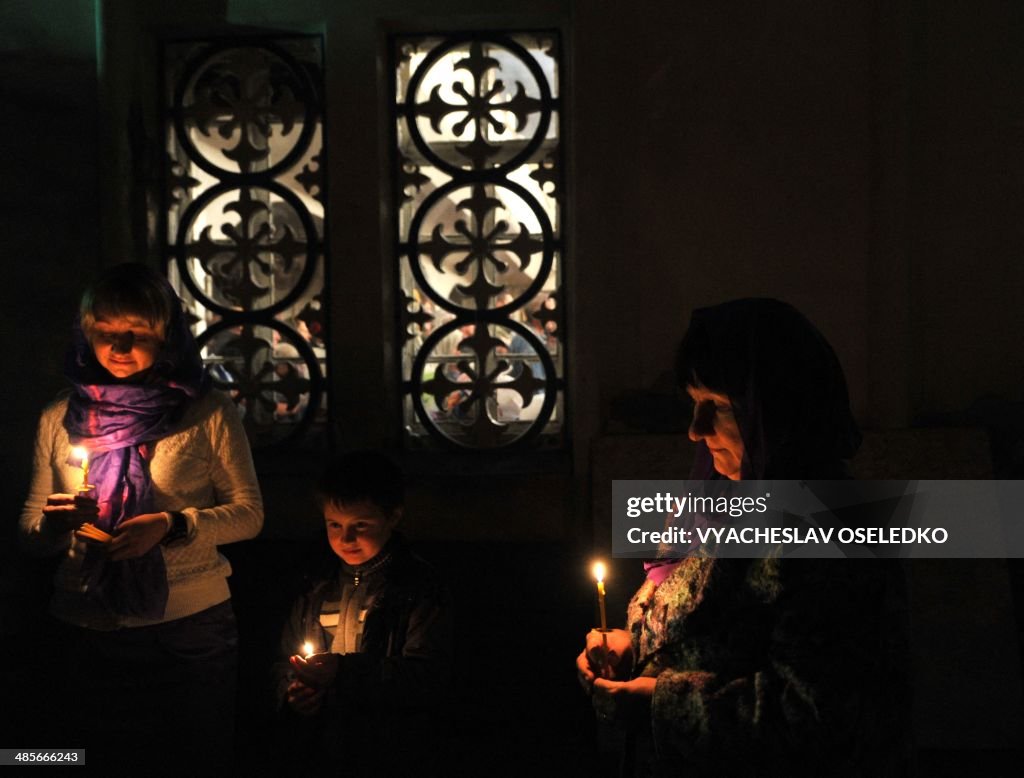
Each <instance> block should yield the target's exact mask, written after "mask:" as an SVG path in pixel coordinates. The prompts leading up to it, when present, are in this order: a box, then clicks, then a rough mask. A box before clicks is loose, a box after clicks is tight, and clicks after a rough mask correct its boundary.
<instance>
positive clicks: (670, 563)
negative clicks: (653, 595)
mask: <svg viewBox="0 0 1024 778" xmlns="http://www.w3.org/2000/svg"><path fill="white" fill-rule="evenodd" d="M682 563H683V560H682V559H652V560H651V561H650V562H644V570H645V571H646V573H647V580H648V581H650V582H651V583H653V584H654V585H655V586H661V585H662V584H663V583H664V582H665V579H666V578H668V577H669V576H670V575H672V573H674V572H675V570H676V568H677V567H679V565H681V564H682Z"/></svg>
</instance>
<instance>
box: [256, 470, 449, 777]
mask: <svg viewBox="0 0 1024 778" xmlns="http://www.w3.org/2000/svg"><path fill="white" fill-rule="evenodd" d="M317 491H318V497H319V500H320V503H321V506H322V508H323V515H324V521H325V524H326V530H327V542H328V544H329V545H330V547H331V551H333V552H334V555H335V556H337V557H338V564H337V567H336V569H335V571H334V572H333V573H332V574H331V575H329V576H327V577H326V578H324V579H322V580H320V581H318V582H317V583H315V585H314V586H313V587H312V589H311V590H310V591H309V592H308V593H307V594H306V595H304V596H303V597H300V598H299V599H298V600H297V601H296V602H295V604H294V605H293V607H292V611H291V616H290V618H289V620H288V623H287V625H286V626H285V628H284V631H283V634H282V637H281V655H282V661H281V662H279V663H278V665H277V668H276V671H277V672H276V674H277V677H278V694H279V700H280V702H281V705H282V708H283V715H284V716H285V717H286V718H289V719H291V720H292V721H291V722H290V724H291V728H292V729H295V730H297V731H298V732H301V733H302V736H303V737H301V738H300V739H306V740H307V745H306V746H305V747H304V748H301V749H299V751H300V752H301V753H294V754H292V755H291V756H290V757H289V759H290V763H291V765H292V766H293V767H297V766H298V764H299V763H301V762H303V761H308V762H310V764H309V768H310V770H311V771H312V772H314V773H321V772H323V773H330V774H334V775H366V774H385V775H386V774H400V773H404V772H406V770H408V769H410V768H411V767H413V766H415V768H416V771H417V772H418V773H422V772H423V767H424V762H425V761H426V762H429V757H430V756H431V754H436V753H437V750H438V749H437V745H438V744H437V739H436V738H437V735H438V734H440V733H439V732H438V731H437V730H438V719H439V714H440V713H442V712H443V697H444V692H445V689H446V686H447V680H448V675H449V670H450V667H449V665H450V658H451V642H452V635H451V604H450V598H449V595H448V592H447V589H446V588H445V587H444V585H443V584H442V583H441V582H440V580H439V579H438V576H437V574H436V573H435V572H434V570H433V569H432V568H431V567H430V566H429V565H428V564H427V563H426V562H424V561H423V560H422V559H420V558H419V557H418V556H416V555H415V554H413V553H412V552H411V551H410V549H409V547H408V545H407V544H406V541H405V540H404V538H403V537H402V536H401V534H399V533H397V532H395V528H396V526H397V525H398V523H399V522H400V520H401V518H402V510H403V502H404V488H403V478H402V473H401V471H399V469H398V468H397V467H396V466H395V465H394V464H393V463H392V462H391V461H390V460H388V459H387V458H386V457H384V456H383V455H381V454H378V453H375V452H356V453H353V454H347V455H345V456H342V457H340V458H338V459H336V460H334V461H333V462H332V463H331V464H330V465H329V466H328V468H327V470H326V471H325V472H324V474H323V476H322V477H321V479H320V483H319V485H318V490H317ZM309 740H311V741H312V742H308V741H309ZM292 742H293V743H294V744H295V745H298V744H297V743H295V741H294V740H293V741H292Z"/></svg>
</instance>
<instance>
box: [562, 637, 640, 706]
mask: <svg viewBox="0 0 1024 778" xmlns="http://www.w3.org/2000/svg"><path fill="white" fill-rule="evenodd" d="M632 667H633V638H632V636H631V635H630V634H629V633H628V632H626V630H624V629H609V630H606V631H604V632H602V631H601V630H597V629H592V630H591V631H590V633H589V634H588V635H587V647H586V648H585V649H584V650H583V651H582V652H580V655H579V656H578V657H576V674H577V677H578V678H579V681H580V685H581V686H583V688H584V690H585V691H588V692H589V691H591V689H592V687H593V686H594V683H595V681H596V680H598V679H599V678H602V677H603V678H606V679H612V680H616V679H618V680H622V679H626V678H629V675H630V671H631V670H632Z"/></svg>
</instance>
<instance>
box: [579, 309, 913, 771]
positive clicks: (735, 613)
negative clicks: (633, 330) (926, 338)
mask: <svg viewBox="0 0 1024 778" xmlns="http://www.w3.org/2000/svg"><path fill="white" fill-rule="evenodd" d="M676 370H677V379H678V381H679V384H680V386H681V387H682V388H683V389H685V391H686V392H687V393H688V394H689V396H690V398H691V399H692V401H693V420H692V422H691V424H690V428H689V436H690V439H691V440H692V441H694V443H696V444H697V451H696V456H695V463H694V468H693V472H692V473H691V477H692V478H694V479H704V480H715V479H726V478H727V479H732V480H739V479H837V478H844V477H845V473H846V470H845V466H844V460H845V459H847V458H849V457H850V456H852V454H853V453H854V452H855V451H856V450H857V447H858V445H859V443H860V433H859V431H858V429H857V425H856V423H855V422H854V420H853V417H852V415H851V413H850V407H849V398H848V394H847V389H846V381H845V378H844V377H843V372H842V369H841V367H840V365H839V361H838V360H837V359H836V356H835V353H834V352H833V351H832V348H831V347H830V346H829V344H828V343H827V341H826V340H825V339H824V337H823V336H822V335H821V333H820V332H818V330H817V329H816V328H815V327H814V326H813V325H812V324H811V323H810V322H809V321H807V319H806V318H804V317H803V316H802V315H801V314H800V313H799V312H797V311H796V310H795V309H794V308H792V307H791V306H789V305H786V304H785V303H781V302H779V301H777V300H764V299H747V300H737V301H734V302H729V303H725V304H722V305H717V306H714V307H711V308H705V309H701V310H698V311H696V312H695V313H694V314H693V318H692V320H691V322H690V327H689V330H688V331H687V333H686V336H685V337H684V339H683V341H682V343H681V345H680V348H679V352H678V357H677V364H676ZM645 567H646V568H647V580H646V581H645V583H644V584H643V585H642V586H641V587H640V589H639V591H638V592H637V593H636V594H635V595H634V597H633V599H632V601H631V602H630V604H629V608H628V613H627V629H626V630H614V631H613V632H612V633H610V634H609V635H607V637H606V639H607V641H608V644H607V645H608V649H610V650H611V651H613V652H614V656H612V655H610V654H609V655H608V660H606V659H605V656H606V654H605V648H604V646H603V644H602V641H601V638H600V637H597V636H595V635H594V634H593V633H592V636H591V637H589V638H588V646H587V648H586V650H584V652H582V653H581V654H580V655H579V657H578V659H577V671H578V674H579V677H580V681H581V683H582V684H583V686H584V688H585V689H586V690H587V691H588V692H590V693H591V696H592V701H593V704H594V708H595V711H596V713H597V716H598V718H599V720H602V721H605V722H608V723H609V724H612V725H614V726H618V727H621V728H623V729H625V731H626V737H625V743H626V750H625V758H624V769H623V773H624V774H627V775H634V774H635V775H650V774H655V775H676V774H685V775H689V776H693V775H715V776H730V775H743V776H812V775H813V776H833V775H834V776H856V775H897V774H902V773H903V772H904V770H905V768H906V766H907V760H906V753H907V750H906V745H905V744H906V740H905V738H904V737H903V734H902V733H903V731H904V721H905V717H904V714H905V712H906V703H907V686H906V677H905V659H904V652H905V631H904V630H903V629H902V624H901V618H902V617H901V608H902V604H901V603H902V602H903V595H902V577H901V576H900V573H899V569H898V568H897V567H895V566H894V565H892V564H889V563H886V562H881V561H879V560H847V559H842V560H809V559H803V560H791V559H787V558H782V559H779V558H772V559H715V558H712V557H709V556H700V557H697V556H695V557H693V558H688V559H657V560H654V561H652V562H649V563H647V564H646V565H645ZM619 657H622V659H621V661H620V662H619V664H614V662H615V659H616V658H619ZM606 661H608V662H610V663H612V664H613V665H614V668H613V670H612V671H611V672H610V673H609V672H607V670H606V671H605V677H604V678H599V677H596V675H595V669H597V668H602V667H603V666H604V664H605V663H606ZM597 674H598V675H599V674H600V673H597ZM608 676H610V677H608Z"/></svg>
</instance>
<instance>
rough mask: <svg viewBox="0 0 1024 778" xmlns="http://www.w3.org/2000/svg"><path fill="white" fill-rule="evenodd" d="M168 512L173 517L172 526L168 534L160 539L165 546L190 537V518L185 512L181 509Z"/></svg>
mask: <svg viewBox="0 0 1024 778" xmlns="http://www.w3.org/2000/svg"><path fill="white" fill-rule="evenodd" d="M167 513H168V514H169V515H170V517H171V526H170V528H169V529H168V530H167V534H166V535H164V539H163V540H161V541H160V542H161V543H162V544H163V545H165V546H166V545H169V544H170V543H173V542H175V541H176V540H184V539H185V538H187V537H188V519H186V518H185V514H184V513H182V512H181V511H167Z"/></svg>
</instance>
